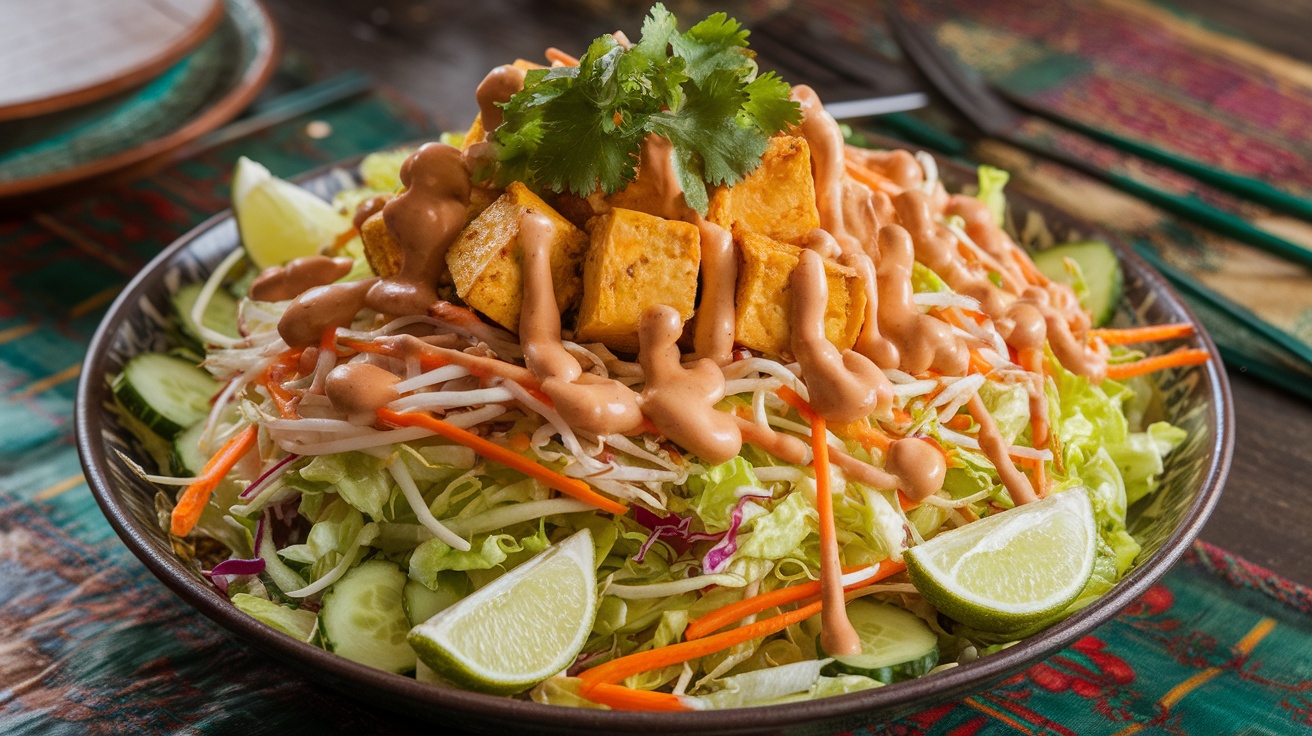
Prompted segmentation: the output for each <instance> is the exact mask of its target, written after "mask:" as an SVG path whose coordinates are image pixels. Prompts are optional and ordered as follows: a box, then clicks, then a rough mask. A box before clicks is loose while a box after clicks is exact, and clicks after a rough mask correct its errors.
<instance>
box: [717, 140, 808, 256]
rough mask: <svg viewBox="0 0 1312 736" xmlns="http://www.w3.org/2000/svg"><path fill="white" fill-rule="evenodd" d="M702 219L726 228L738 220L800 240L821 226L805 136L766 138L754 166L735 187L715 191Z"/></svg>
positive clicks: (763, 232) (767, 232)
mask: <svg viewBox="0 0 1312 736" xmlns="http://www.w3.org/2000/svg"><path fill="white" fill-rule="evenodd" d="M706 219H708V220H710V221H711V222H714V223H715V224H717V225H719V226H720V227H723V228H725V229H730V228H732V227H733V226H734V225H735V224H738V225H741V226H742V227H744V228H746V229H747V230H750V231H752V232H754V233H760V234H761V235H764V236H766V237H768V238H773V239H775V240H780V241H783V242H785V243H792V244H794V245H801V244H803V243H805V242H806V237H807V235H808V234H809V233H810V232H811V231H812V230H814V229H816V228H818V227H820V212H819V210H817V209H816V207H815V181H814V180H813V179H812V178H811V149H810V148H808V147H807V145H806V140H805V139H803V138H795V137H793V136H789V135H779V136H775V137H774V138H771V139H770V147H769V148H767V149H766V151H765V157H764V158H762V159H761V165H760V166H758V167H757V168H756V170H755V171H753V172H752V173H750V174H748V175H747V176H746V177H744V178H743V180H742V181H741V182H739V183H738V184H737V185H735V186H732V187H720V188H719V189H717V190H715V194H714V195H712V196H711V207H710V211H709V212H708V213H707V218H706Z"/></svg>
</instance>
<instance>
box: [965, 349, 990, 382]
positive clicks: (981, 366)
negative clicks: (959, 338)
mask: <svg viewBox="0 0 1312 736" xmlns="http://www.w3.org/2000/svg"><path fill="white" fill-rule="evenodd" d="M969 372H971V373H980V374H983V375H985V376H987V375H988V374H990V373H992V372H993V366H992V365H990V364H989V362H988V361H987V360H984V356H983V355H980V353H979V351H978V350H974V349H972V350H971V351H970V369H969Z"/></svg>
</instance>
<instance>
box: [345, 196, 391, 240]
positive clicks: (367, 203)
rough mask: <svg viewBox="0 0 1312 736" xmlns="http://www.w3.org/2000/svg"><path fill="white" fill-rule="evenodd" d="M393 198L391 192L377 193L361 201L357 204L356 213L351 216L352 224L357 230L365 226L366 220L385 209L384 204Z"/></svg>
mask: <svg viewBox="0 0 1312 736" xmlns="http://www.w3.org/2000/svg"><path fill="white" fill-rule="evenodd" d="M391 198H392V195H390V194H375V195H374V196H372V197H370V198H368V199H366V200H364V201H362V202H360V204H358V205H356V206H355V215H354V216H352V217H351V225H352V226H353V227H354V228H355V230H356V232H359V231H360V228H362V227H364V221H365V220H368V219H369V218H370V217H373V216H374V215H376V214H378V213H379V212H382V211H383V205H385V204H387V201H388V200H389V199H391Z"/></svg>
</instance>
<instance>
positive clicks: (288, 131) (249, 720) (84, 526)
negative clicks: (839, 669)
mask: <svg viewBox="0 0 1312 736" xmlns="http://www.w3.org/2000/svg"><path fill="white" fill-rule="evenodd" d="M311 119H314V120H319V121H322V122H324V123H326V124H327V126H328V130H331V133H330V134H329V135H328V136H327V137H324V138H311V137H310V136H309V135H308V133H307V123H309V122H310V120H311ZM323 130H324V128H323V126H315V131H316V132H322V131H323ZM431 133H432V131H431V130H430V129H429V128H428V126H427V124H426V123H425V122H424V121H423V120H422V118H420V117H418V116H416V115H415V114H414V113H413V112H411V111H410V110H409V109H408V108H406V107H404V106H402V105H400V104H398V103H397V102H395V101H393V100H391V99H389V98H387V97H379V96H370V97H365V98H360V99H357V100H355V101H352V102H348V103H340V104H338V105H336V106H333V107H330V108H327V109H323V110H320V111H317V112H316V113H314V114H313V116H312V118H311V117H303V118H301V119H297V120H294V121H291V122H288V123H285V124H282V125H279V126H277V127H275V128H272V129H269V130H265V131H263V132H260V133H257V134H254V135H252V136H250V137H247V138H245V139H242V140H239V141H236V142H234V143H231V144H228V145H226V146H224V147H223V148H220V149H217V150H212V151H209V152H207V153H205V154H203V155H201V156H199V157H198V158H196V159H193V160H190V161H187V162H184V163H181V164H178V165H176V166H174V167H172V168H170V169H167V170H165V171H162V172H160V173H159V174H157V175H155V176H152V177H151V178H149V179H146V180H144V181H141V182H138V183H136V184H134V185H132V186H130V187H126V188H123V189H121V190H118V191H115V192H112V193H109V194H105V195H100V196H96V197H92V198H90V199H85V200H79V201H76V202H70V203H67V204H65V205H62V206H60V207H58V208H55V209H50V210H44V211H38V212H33V213H29V214H28V215H25V216H22V217H14V218H10V219H0V258H2V259H3V262H4V263H5V264H6V267H5V268H4V269H3V270H2V271H0V383H3V385H4V386H5V389H6V395H5V397H4V399H3V401H0V733H3V734H7V735H12V736H61V735H64V734H67V735H69V736H73V735H75V734H76V735H79V736H80V735H81V734H125V733H127V734H172V733H188V734H216V735H217V734H230V733H240V734H278V735H279V736H293V735H295V734H314V735H316V736H324V735H325V734H338V733H340V734H351V735H352V736H358V735H359V734H368V733H389V734H407V733H416V734H418V733H432V732H433V731H434V728H435V727H434V726H431V725H422V724H416V723H412V722H410V721H407V720H406V719H404V718H402V717H399V716H395V715H392V714H389V713H385V712H383V711H379V710H376V709H373V708H371V707H370V706H368V705H367V704H362V703H357V702H353V701H350V700H347V699H345V698H342V697H341V696H339V695H337V694H336V693H334V692H330V691H327V690H325V689H322V688H320V687H318V686H316V685H313V684H312V683H310V682H309V681H308V680H306V679H305V678H303V677H302V676H300V675H298V674H296V673H295V672H293V671H292V670H291V669H289V668H287V667H286V666H285V665H283V664H280V663H278V662H276V661H273V660H270V659H268V658H267V657H265V656H264V655H262V654H260V653H258V652H256V651H254V650H253V649H251V648H250V647H248V646H247V645H245V644H243V643H241V642H238V641H236V640H235V639H233V638H231V637H230V636H228V635H227V634H225V633H224V632H223V631H222V630H221V629H219V627H218V626H217V625H215V624H213V623H211V622H210V621H208V620H207V619H204V618H203V617H201V616H200V615H199V614H197V613H195V612H194V611H192V610H191V609H190V608H188V607H187V606H186V605H185V604H183V603H182V602H181V601H180V600H178V599H177V598H176V597H174V596H173V594H172V593H170V592H169V591H168V590H167V589H166V588H165V587H164V586H163V585H162V584H161V583H160V582H158V581H157V580H156V579H155V578H153V577H152V576H151V575H150V574H149V573H148V572H147V571H146V569H145V568H144V567H143V566H142V565H141V564H140V563H139V562H137V560H136V559H135V558H134V557H133V556H132V555H131V554H130V553H129V552H128V551H127V549H126V548H125V547H124V546H123V545H122V544H121V543H120V542H119V541H118V539H117V538H116V537H115V536H114V534H113V532H112V531H111V530H110V528H109V525H108V523H107V522H106V521H105V519H104V518H103V517H102V516H101V515H100V512H99V510H98V509H97V507H96V506H95V503H94V501H93V500H92V498H91V496H90V493H89V491H88V490H87V486H86V484H85V482H84V481H83V479H82V476H81V473H80V469H79V465H78V460H77V455H76V449H75V447H74V445H73V439H72V410H73V394H74V384H75V382H76V379H77V372H78V366H79V365H80V363H81V360H82V357H83V354H84V351H85V347H86V344H87V341H88V340H89V338H90V335H91V333H92V331H93V330H94V329H95V327H96V325H97V323H98V322H99V320H100V318H101V316H102V315H103V313H104V310H105V308H106V306H107V305H108V304H109V302H110V301H112V299H113V297H114V296H115V295H116V294H117V293H118V291H119V290H120V289H121V288H122V287H123V285H124V284H125V283H126V281H127V280H128V279H129V278H130V276H131V275H132V274H133V273H134V272H135V271H136V270H137V269H139V268H140V267H141V266H142V265H143V264H144V263H145V262H146V261H147V260H148V259H149V258H150V257H151V256H153V255H154V254H155V253H156V252H158V250H159V249H160V248H161V247H163V246H164V245H166V244H167V243H168V242H170V241H171V240H173V239H174V238H175V237H177V236H178V235H180V234H182V233H183V232H185V231H186V230H187V229H189V228H190V227H192V226H193V225H195V224H196V223H198V222H200V221H201V220H203V219H204V218H206V217H208V216H209V215H211V214H213V213H214V212H217V211H219V210H220V209H222V208H224V207H225V206H226V204H227V179H228V176H229V171H230V168H231V166H232V164H233V163H234V161H235V160H236V157H237V156H238V155H239V154H245V155H248V156H250V157H252V158H255V159H257V160H259V161H261V162H263V163H265V164H267V165H268V166H269V167H270V168H271V169H272V170H273V171H274V172H275V173H277V174H280V175H284V176H286V175H291V174H295V173H297V172H300V171H303V170H306V169H309V168H312V167H314V166H317V165H320V164H323V163H326V162H329V161H334V160H337V159H341V158H345V157H348V156H353V155H356V154H359V153H362V152H365V151H368V150H372V149H376V148H382V147H386V146H388V145H391V144H395V143H399V142H402V141H407V140H412V139H415V138H418V137H422V136H425V135H429V134H431ZM1309 650H1312V591H1308V590H1307V589H1305V588H1301V587H1299V586H1296V585H1294V584H1293V583H1290V582H1288V581H1285V580H1282V579H1280V578H1278V577H1276V576H1274V575H1271V574H1270V573H1266V572H1265V571H1262V570H1259V569H1257V568H1254V567H1252V566H1250V565H1248V564H1247V563H1244V562H1242V561H1240V560H1237V559H1235V558H1233V557H1230V556H1228V555H1226V554H1225V553H1223V552H1221V551H1219V550H1215V549H1212V548H1208V547H1203V546H1198V547H1195V549H1194V550H1193V551H1192V552H1191V553H1190V554H1189V555H1188V557H1187V558H1186V560H1185V562H1184V563H1182V564H1181V565H1179V566H1178V567H1177V568H1176V569H1175V570H1173V571H1172V572H1171V573H1170V574H1169V575H1168V576H1167V577H1166V578H1165V580H1164V581H1163V582H1162V583H1161V584H1159V585H1157V586H1156V587H1154V588H1153V589H1151V590H1150V591H1149V592H1148V593H1147V594H1146V595H1145V596H1144V597H1143V598H1142V599H1140V600H1139V601H1138V602H1136V603H1135V604H1134V605H1133V606H1131V607H1130V609H1128V610H1127V611H1125V612H1124V613H1123V614H1122V615H1121V616H1119V617H1118V618H1117V619H1115V620H1114V621H1112V622H1111V623H1109V624H1108V625H1106V626H1104V627H1102V628H1101V629H1099V630H1097V631H1096V632H1095V633H1094V634H1093V635H1092V636H1089V637H1087V638H1085V639H1083V640H1081V641H1080V642H1078V643H1077V644H1076V645H1074V646H1073V647H1071V648H1070V649H1068V650H1066V651H1064V652H1062V653H1060V654H1058V655H1057V656H1055V657H1053V658H1051V659H1049V660H1048V661H1046V662H1044V663H1042V664H1039V665H1037V666H1035V667H1034V668H1032V669H1030V670H1029V671H1027V672H1025V673H1023V674H1021V675H1018V676H1016V677H1014V678H1012V679H1010V680H1008V681H1006V682H1004V683H1002V684H1001V685H999V686H997V687H995V688H993V689H992V690H989V691H987V692H985V693H981V694H978V695H975V696H972V697H969V698H966V699H964V700H961V701H958V702H953V703H947V704H944V705H942V706H940V707H937V708H934V709H931V710H928V711H925V712H923V713H919V714H916V715H913V716H908V717H904V718H901V719H899V720H897V721H894V722H890V723H886V724H881V725H879V726H875V727H872V728H869V729H866V730H863V731H861V732H860V733H861V734H935V735H939V734H942V735H945V736H946V735H949V734H950V735H952V736H970V735H974V734H988V735H992V734H1012V733H1026V734H1081V735H1093V734H1116V733H1145V734H1175V733H1209V734H1211V733H1292V732H1296V731H1298V730H1300V729H1309V728H1312V662H1310V661H1309V659H1308V658H1307V657H1306V656H1305V653H1306V652H1307V651H1309Z"/></svg>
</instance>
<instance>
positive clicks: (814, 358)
mask: <svg viewBox="0 0 1312 736" xmlns="http://www.w3.org/2000/svg"><path fill="white" fill-rule="evenodd" d="M790 283H791V286H792V290H793V311H792V339H793V345H792V348H793V354H794V355H796V356H797V362H798V363H800V364H801V366H802V375H803V376H805V377H806V378H805V380H806V387H807V390H808V391H810V393H811V408H812V409H815V411H816V413H818V414H819V415H820V416H822V417H824V418H825V419H827V420H829V421H832V422H852V421H856V420H857V419H864V418H865V417H868V416H870V415H871V414H874V413H877V412H878V413H881V414H882V413H887V411H888V410H889V408H890V407H892V405H893V387H892V385H891V384H890V383H889V382H888V378H886V377H885V376H884V372H883V371H881V370H879V367H878V366H876V365H875V364H874V363H872V362H871V361H870V359H869V358H867V357H865V356H864V355H861V354H860V353H858V352H855V351H852V350H843V351H840V350H839V349H838V348H836V347H834V344H833V343H831V342H829V338H827V337H825V307H826V306H827V305H828V303H829V285H828V284H827V283H826V281H825V265H824V261H823V260H822V259H821V258H820V255H819V254H817V253H816V252H815V251H812V250H803V251H802V253H801V255H800V257H799V259H798V263H797V267H796V268H794V269H793V275H792V278H791V280H790Z"/></svg>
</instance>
